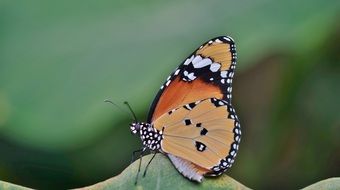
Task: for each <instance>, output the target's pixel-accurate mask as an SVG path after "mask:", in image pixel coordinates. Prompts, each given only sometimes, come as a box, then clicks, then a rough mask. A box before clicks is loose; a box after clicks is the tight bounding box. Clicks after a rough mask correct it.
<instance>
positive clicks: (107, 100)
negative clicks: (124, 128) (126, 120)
mask: <svg viewBox="0 0 340 190" xmlns="http://www.w3.org/2000/svg"><path fill="white" fill-rule="evenodd" d="M104 102H107V103H110V104H112V105H114V106H115V107H117V108H118V109H119V110H120V111H122V112H125V113H127V114H128V115H130V113H129V112H128V111H126V110H124V109H122V108H121V107H120V106H118V105H117V104H116V103H114V102H112V101H111V100H109V99H106V100H104ZM132 119H134V118H132Z"/></svg>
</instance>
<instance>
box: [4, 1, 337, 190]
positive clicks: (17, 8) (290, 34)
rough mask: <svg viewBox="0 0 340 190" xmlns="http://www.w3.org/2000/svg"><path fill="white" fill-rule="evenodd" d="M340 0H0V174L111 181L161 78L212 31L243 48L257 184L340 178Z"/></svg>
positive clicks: (245, 117) (62, 184) (249, 161)
mask: <svg viewBox="0 0 340 190" xmlns="http://www.w3.org/2000/svg"><path fill="white" fill-rule="evenodd" d="M339 12H340V1H338V0H329V1H321V0H316V1H307V0H304V1H294V0H287V1H268V0H255V1H242V2H238V1H232V2H231V1H222V0H221V1H215V0H213V1H193V0H192V1H168V2H160V1H145V2H139V1H136V2H132V1H109V0H107V1H19V0H18V1H9V0H8V1H7V0H2V1H0V180H4V181H9V182H12V183H16V184H20V185H24V186H28V187H33V188H40V189H41V188H52V187H53V188H55V189H63V188H75V187H81V186H86V185H90V184H93V183H96V182H99V181H102V180H105V179H107V178H110V177H112V176H115V175H117V174H119V173H120V172H121V171H122V170H123V169H124V168H125V167H126V166H128V165H129V162H130V158H131V153H132V151H133V150H136V149H138V148H139V147H140V145H141V144H140V141H139V140H138V138H137V137H135V136H132V135H131V134H130V131H129V128H128V123H129V122H130V121H131V120H130V116H129V115H127V114H126V113H124V112H121V111H119V110H118V109H116V108H114V107H112V105H109V104H107V103H104V102H103V100H104V99H106V98H110V99H112V100H113V101H115V102H116V103H121V102H123V101H125V100H127V101H129V102H130V104H131V105H132V107H133V109H134V110H135V111H136V113H137V115H138V117H139V118H142V120H144V119H145V118H146V114H147V111H148V107H149V105H150V103H151V102H152V100H153V98H154V96H155V94H156V92H157V91H158V89H159V87H160V85H161V84H162V83H163V82H164V80H165V79H166V77H167V76H168V75H169V74H170V72H171V71H172V70H173V69H174V68H175V67H176V66H177V65H178V64H180V63H181V61H182V60H184V58H186V56H188V55H189V54H190V53H191V52H192V51H193V50H194V49H196V48H197V47H198V46H199V45H200V44H201V43H203V42H205V41H206V40H208V39H210V38H212V37H216V36H219V35H230V36H232V37H233V38H234V39H235V41H236V44H237V48H238V57H239V59H238V67H237V70H236V76H235V80H234V86H233V89H234V91H233V94H234V98H233V104H234V107H236V110H237V113H238V115H239V118H240V119H241V124H242V129H243V138H242V142H241V145H240V151H239V154H238V157H237V159H236V162H235V164H234V166H233V168H232V169H231V170H230V171H229V172H228V175H230V176H231V177H233V178H235V179H236V180H238V181H240V182H241V183H243V184H245V185H246V186H248V187H251V188H255V189H273V188H281V189H297V188H302V187H304V186H306V185H309V184H311V183H314V182H316V181H319V180H321V179H325V178H329V177H332V176H340V108H339V106H340V99H339V97H340V51H339V50H340V24H339V16H340V14H339Z"/></svg>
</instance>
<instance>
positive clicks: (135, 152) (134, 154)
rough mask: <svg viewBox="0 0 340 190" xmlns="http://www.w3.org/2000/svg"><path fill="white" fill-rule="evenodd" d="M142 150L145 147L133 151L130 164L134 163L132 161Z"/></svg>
mask: <svg viewBox="0 0 340 190" xmlns="http://www.w3.org/2000/svg"><path fill="white" fill-rule="evenodd" d="M142 151H143V148H142V149H139V150H135V151H133V152H132V156H131V162H130V164H132V162H133V161H135V158H136V154H137V153H139V152H142Z"/></svg>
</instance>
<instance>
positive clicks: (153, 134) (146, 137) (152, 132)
mask: <svg viewBox="0 0 340 190" xmlns="http://www.w3.org/2000/svg"><path fill="white" fill-rule="evenodd" d="M130 130H131V132H132V133H133V134H138V135H139V136H140V138H141V140H142V142H143V146H144V147H147V148H149V149H150V150H158V149H160V148H161V141H162V140H163V132H162V131H159V130H157V129H155V128H154V127H153V126H152V125H151V124H149V123H144V122H133V123H131V124H130Z"/></svg>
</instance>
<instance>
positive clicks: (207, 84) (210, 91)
mask: <svg viewBox="0 0 340 190" xmlns="http://www.w3.org/2000/svg"><path fill="white" fill-rule="evenodd" d="M235 65H236V50H235V44H234V41H233V39H232V38H230V37H227V36H221V37H217V38H214V39H211V40H210V41H208V42H206V43H204V44H203V45H202V46H200V47H199V48H198V49H197V50H196V51H194V52H193V53H192V54H191V55H190V56H189V57H188V58H187V59H186V60H185V61H184V62H183V63H182V64H181V65H179V66H178V68H176V69H175V71H174V72H173V73H172V74H171V75H170V76H169V77H168V78H167V80H166V82H165V83H164V84H163V85H162V86H161V89H160V91H159V92H158V94H157V96H156V98H155V99H154V101H153V103H152V104H151V107H150V111H149V115H148V123H152V124H153V125H154V127H155V128H156V129H158V130H162V128H163V127H164V139H163V142H162V151H163V152H165V153H167V155H168V157H169V158H170V160H171V161H172V163H173V164H174V165H175V167H176V168H177V169H178V170H179V171H180V172H181V173H182V174H183V175H184V176H186V177H188V178H190V179H193V180H196V181H201V180H202V178H203V175H206V174H208V175H220V174H221V173H223V172H224V171H225V170H226V169H227V168H228V167H230V166H231V164H232V162H234V156H235V155H236V151H237V148H238V143H239V140H240V133H238V134H236V133H235V129H236V128H237V129H238V131H239V129H240V128H239V122H238V119H237V117H236V118H235V116H236V115H235V116H234V115H233V117H234V118H233V119H234V120H228V119H227V117H228V113H230V112H232V113H233V114H234V113H235V110H234V109H233V108H232V106H231V92H232V87H231V85H232V79H233V76H234V70H235ZM211 98H214V99H216V100H219V101H223V102H224V104H225V105H228V106H229V107H228V108H229V109H231V110H226V112H221V110H220V111H217V112H216V113H217V114H219V115H220V117H223V116H225V118H226V119H224V120H223V121H222V120H221V121H216V122H217V123H216V122H213V123H209V122H206V123H205V124H207V125H209V127H208V128H209V129H208V130H211V129H212V128H214V127H217V128H226V130H225V131H222V132H220V133H216V132H217V131H215V132H213V131H210V133H209V136H207V137H205V136H204V137H200V138H201V139H200V141H199V142H201V141H202V142H203V144H206V145H207V147H209V150H207V151H205V152H204V153H203V154H202V152H199V151H198V152H197V150H195V149H193V147H192V146H191V145H192V143H193V140H192V139H191V140H190V138H194V136H193V135H196V136H197V133H200V130H201V129H197V130H196V129H193V128H191V129H190V128H187V129H185V130H183V129H184V128H183V126H182V125H183V119H185V118H183V117H184V116H185V115H183V114H184V112H186V111H187V110H192V108H191V106H194V104H195V102H198V101H204V100H205V101H207V100H208V99H211ZM183 106H184V107H185V108H184V107H183ZM204 111H205V109H195V113H196V114H197V113H198V112H204ZM171 113H174V114H173V115H171ZM170 115H171V116H170ZM205 117H209V115H206V116H205ZM205 117H201V118H200V119H203V120H204V118H205ZM171 121H177V122H178V121H179V122H180V123H181V124H182V125H178V126H177V127H172V129H170V128H166V125H165V124H166V123H168V122H171ZM236 125H238V126H236ZM171 134H173V135H179V136H180V137H181V138H179V139H178V138H177V139H176V138H175V137H170V136H171ZM167 135H168V136H167ZM169 135H170V136H169ZM185 138H189V139H185ZM207 138H212V139H215V140H211V139H210V140H209V139H207ZM235 138H237V139H235ZM213 141H214V142H213ZM216 141H223V142H222V144H221V143H217V144H216ZM212 145H214V146H216V147H214V146H212ZM197 146H198V145H197ZM200 146H201V145H200ZM196 148H197V147H196ZM213 152H214V153H213ZM216 152H218V154H219V155H218V156H217V154H216ZM231 154H232V155H231ZM205 157H207V158H205ZM196 158H197V159H196ZM224 164H226V165H224Z"/></svg>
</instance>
